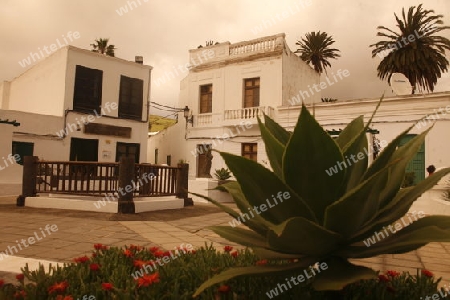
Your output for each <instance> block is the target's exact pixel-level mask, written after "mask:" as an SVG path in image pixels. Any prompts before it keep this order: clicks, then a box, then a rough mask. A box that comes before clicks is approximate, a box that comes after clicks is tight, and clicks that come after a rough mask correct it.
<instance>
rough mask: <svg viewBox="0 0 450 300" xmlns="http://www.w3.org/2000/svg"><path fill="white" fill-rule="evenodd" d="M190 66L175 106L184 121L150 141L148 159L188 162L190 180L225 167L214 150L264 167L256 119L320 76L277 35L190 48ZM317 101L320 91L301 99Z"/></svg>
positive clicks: (264, 161) (265, 160)
mask: <svg viewBox="0 0 450 300" xmlns="http://www.w3.org/2000/svg"><path fill="white" fill-rule="evenodd" d="M189 54H190V58H189V61H191V62H194V63H193V65H192V66H191V68H190V71H189V74H188V75H187V76H186V77H185V78H184V79H183V80H182V81H181V83H180V98H179V107H180V108H184V107H188V108H189V113H190V116H189V118H188V123H186V122H185V120H183V119H182V117H183V114H182V113H181V115H180V117H181V120H180V121H179V123H178V124H176V125H175V126H172V127H170V129H168V130H167V131H165V132H161V133H160V134H159V135H156V136H153V137H151V138H150V139H149V145H150V148H149V156H148V161H149V162H152V163H155V162H156V163H166V162H168V161H178V160H184V161H187V162H188V163H189V165H190V177H191V178H209V177H210V176H211V175H212V174H213V173H214V170H215V169H219V168H222V167H225V165H224V162H223V161H222V159H221V158H220V157H219V156H218V154H216V153H214V152H213V153H212V154H211V152H210V151H209V149H216V150H220V151H226V152H231V153H235V154H238V155H243V156H246V157H248V158H251V159H254V160H256V161H258V162H261V163H267V157H266V155H265V149H264V144H263V143H262V139H261V137H260V133H259V129H258V125H257V116H260V117H262V113H266V114H268V115H269V116H273V115H274V111H275V107H278V106H284V105H288V99H291V98H292V97H295V96H296V95H297V94H298V92H299V91H301V90H305V91H308V90H309V89H310V87H312V86H313V85H314V84H318V83H319V75H318V74H317V73H316V72H315V71H314V70H313V69H312V68H311V67H310V66H308V65H307V64H306V63H305V62H303V61H302V60H301V59H300V58H299V57H298V56H297V55H295V54H294V53H293V52H292V51H291V50H290V49H289V48H288V46H287V45H286V41H285V35H284V34H278V35H274V36H268V37H264V38H260V39H255V40H251V41H245V42H240V43H235V44H231V43H229V42H225V43H220V44H216V45H212V46H208V47H204V48H199V49H192V50H189ZM303 101H304V102H305V103H313V102H320V93H314V92H312V93H310V94H309V95H308V96H305V97H304V99H303Z"/></svg>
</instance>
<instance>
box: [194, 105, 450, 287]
mask: <svg viewBox="0 0 450 300" xmlns="http://www.w3.org/2000/svg"><path fill="white" fill-rule="evenodd" d="M380 103H381V101H380ZM377 108H378V107H377ZM375 111H376V110H375ZM374 114H375V112H374ZM372 118H373V115H372V117H371V119H370V120H369V122H368V123H367V124H366V125H364V117H363V116H359V117H358V118H356V119H354V120H353V121H352V122H351V123H350V124H348V126H347V127H346V128H345V129H344V130H343V131H342V132H341V133H340V135H339V137H337V138H336V139H333V138H331V136H330V135H329V134H327V132H326V131H325V130H324V129H323V128H322V127H321V126H320V125H319V123H318V122H317V121H316V120H315V119H314V118H313V117H312V116H311V114H310V113H309V112H308V110H307V109H306V107H305V106H303V107H302V110H301V114H300V116H299V119H298V122H297V125H296V126H295V128H294V131H293V132H292V133H291V132H288V131H286V130H285V129H284V128H282V127H281V126H280V125H278V124H277V123H276V122H274V121H273V120H272V119H270V118H269V117H267V116H264V120H265V122H264V124H263V123H262V122H261V121H260V120H259V119H258V122H259V127H260V131H261V136H262V138H263V140H264V143H265V147H266V152H267V156H268V158H269V160H270V164H271V167H272V170H273V171H271V170H269V169H267V168H265V167H264V166H262V165H260V164H258V163H257V162H254V161H252V160H249V159H246V158H244V157H241V156H236V155H232V154H229V153H224V152H220V155H221V156H222V157H223V159H224V160H225V162H226V164H227V166H228V168H229V169H230V170H231V171H232V172H233V174H234V176H235V178H236V180H237V181H236V182H230V183H227V184H225V185H223V186H222V187H224V188H226V189H227V191H228V192H229V193H230V194H231V195H232V197H233V199H234V201H235V202H236V204H237V207H238V208H239V209H240V210H241V212H242V213H247V214H248V213H249V210H250V208H253V207H255V206H256V207H261V205H262V204H267V199H272V195H274V196H275V195H277V194H279V192H283V193H285V192H288V193H289V195H290V197H289V198H288V199H285V200H284V201H283V202H280V201H278V204H277V205H273V206H272V207H270V208H268V209H266V210H265V211H259V213H254V214H253V217H251V218H249V219H248V220H246V221H245V222H244V224H245V225H246V226H247V227H248V228H249V229H250V230H247V229H244V228H241V227H234V228H233V227H230V226H215V227H212V230H213V231H214V232H216V233H217V234H219V235H221V236H222V237H224V238H226V239H228V240H230V241H232V242H236V243H239V244H241V245H245V246H249V247H251V248H252V249H253V250H254V252H255V253H256V254H258V255H259V256H260V257H261V258H263V259H271V260H283V261H286V259H294V260H292V261H293V262H292V263H283V264H272V265H265V266H254V267H242V268H233V269H229V270H226V271H224V272H222V273H220V274H218V275H216V276H215V277H213V278H211V279H209V280H208V281H206V282H205V283H204V284H203V285H202V286H201V287H199V289H198V290H197V292H196V295H198V294H199V293H201V292H202V291H203V290H204V289H205V288H207V287H209V286H211V285H214V284H216V283H219V282H222V281H225V280H228V279H230V278H233V277H236V276H243V275H267V274H269V273H277V272H288V271H291V272H292V271H294V270H298V271H299V272H301V271H303V270H304V269H305V268H307V267H309V266H310V265H311V264H314V263H316V262H325V263H326V264H327V265H328V269H327V270H326V271H323V272H321V273H320V274H317V276H315V277H314V280H313V283H312V284H313V287H314V288H315V289H317V290H339V289H342V288H343V287H344V286H345V285H346V284H349V283H352V282H355V281H357V280H359V279H369V278H373V277H375V276H376V272H375V271H374V270H372V269H370V268H366V267H363V266H357V265H354V264H352V263H351V262H349V259H351V258H367V257H372V256H376V255H380V254H388V253H391V254H394V253H395V254H397V253H405V252H409V251H412V250H415V249H417V248H419V247H422V246H424V245H426V244H427V243H429V242H449V241H450V217H446V216H425V217H423V218H421V219H418V220H417V221H416V222H413V223H412V224H410V225H409V226H408V227H406V228H404V229H402V230H400V231H397V232H396V233H395V234H392V235H389V236H387V237H386V238H385V239H383V240H380V241H378V242H376V243H375V244H373V245H371V246H370V247H368V246H366V245H365V244H364V243H363V241H364V240H365V239H367V238H368V237H371V236H372V235H373V234H374V233H375V232H378V231H381V230H383V228H384V227H385V226H389V225H391V224H393V223H394V222H395V221H397V220H399V219H401V218H402V217H403V216H405V214H406V213H407V212H408V210H409V208H410V207H411V205H412V204H413V202H414V201H415V200H416V199H417V198H418V197H419V196H420V195H422V193H423V192H424V191H426V190H428V189H430V188H431V187H432V186H433V185H435V184H436V183H437V182H438V181H439V180H440V179H441V178H442V177H443V176H445V175H446V174H447V173H449V172H450V168H446V169H442V170H440V171H439V172H436V173H435V174H433V176H430V177H428V178H427V179H425V180H423V181H421V182H420V183H418V184H417V185H415V186H412V187H408V188H403V189H401V184H402V182H403V178H404V175H405V168H406V165H407V164H408V162H409V161H410V160H411V159H412V158H413V156H414V155H415V154H416V153H417V151H418V150H419V148H420V146H421V145H422V143H423V142H424V139H425V136H426V134H427V133H428V131H429V130H430V129H431V127H430V128H429V129H428V130H425V131H424V132H423V133H421V134H419V135H417V136H416V137H415V138H414V139H412V140H411V141H409V142H408V143H407V144H405V145H404V146H401V147H400V146H399V144H400V141H401V139H402V138H403V137H404V136H405V135H406V134H407V133H408V132H409V131H410V130H411V129H412V128H413V126H414V125H413V126H411V127H410V128H408V129H407V130H405V131H404V132H403V133H401V134H400V135H399V136H398V137H396V138H395V139H394V140H393V141H392V142H391V143H390V144H389V145H387V146H386V147H385V148H384V150H383V151H382V152H381V153H380V155H379V156H378V157H377V159H376V160H375V161H374V162H373V163H372V164H371V165H370V166H368V158H367V155H364V157H362V155H359V156H358V161H357V162H356V163H353V164H349V163H348V164H347V167H346V168H342V170H339V171H338V172H337V173H334V174H331V176H330V175H329V174H330V173H327V172H326V170H329V169H330V168H331V167H333V166H335V165H336V164H337V163H338V162H345V161H346V160H347V159H349V158H351V157H352V155H353V156H356V155H358V154H359V153H367V149H368V141H367V138H366V130H367V128H368V127H369V125H370V122H371V120H372ZM353 161H354V160H353ZM198 196H199V195H198ZM204 198H205V199H208V200H209V201H211V202H213V203H214V204H216V205H217V206H219V207H221V208H222V209H223V210H224V211H225V212H227V213H228V214H229V215H230V216H232V217H234V218H239V216H240V215H239V214H238V213H237V212H235V211H234V210H232V209H231V208H229V207H226V206H224V205H222V204H220V203H218V202H216V201H214V200H213V199H210V198H208V197H204Z"/></svg>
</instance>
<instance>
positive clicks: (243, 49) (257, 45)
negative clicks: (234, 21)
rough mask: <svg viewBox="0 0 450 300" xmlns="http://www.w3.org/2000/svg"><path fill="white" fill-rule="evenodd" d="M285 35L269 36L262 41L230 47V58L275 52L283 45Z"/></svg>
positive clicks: (252, 41)
mask: <svg viewBox="0 0 450 300" xmlns="http://www.w3.org/2000/svg"><path fill="white" fill-rule="evenodd" d="M283 39H284V34H279V35H274V36H268V37H264V38H261V39H256V40H251V41H245V42H240V43H236V44H232V45H230V56H232V55H240V54H245V53H251V52H268V51H274V50H275V49H276V48H277V46H278V45H282V43H283Z"/></svg>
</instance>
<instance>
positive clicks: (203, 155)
mask: <svg viewBox="0 0 450 300" xmlns="http://www.w3.org/2000/svg"><path fill="white" fill-rule="evenodd" d="M211 148H212V145H211V144H201V145H197V153H198V159H197V177H199V178H211V177H212V176H211V162H212V159H213V155H212V151H211Z"/></svg>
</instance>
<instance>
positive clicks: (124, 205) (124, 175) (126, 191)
mask: <svg viewBox="0 0 450 300" xmlns="http://www.w3.org/2000/svg"><path fill="white" fill-rule="evenodd" d="M134 168H135V167H134V157H125V156H122V157H121V158H120V163H119V201H118V206H119V207H118V213H122V214H134V213H135V206H134V202H133V190H134V186H133V183H132V181H133V179H134Z"/></svg>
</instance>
